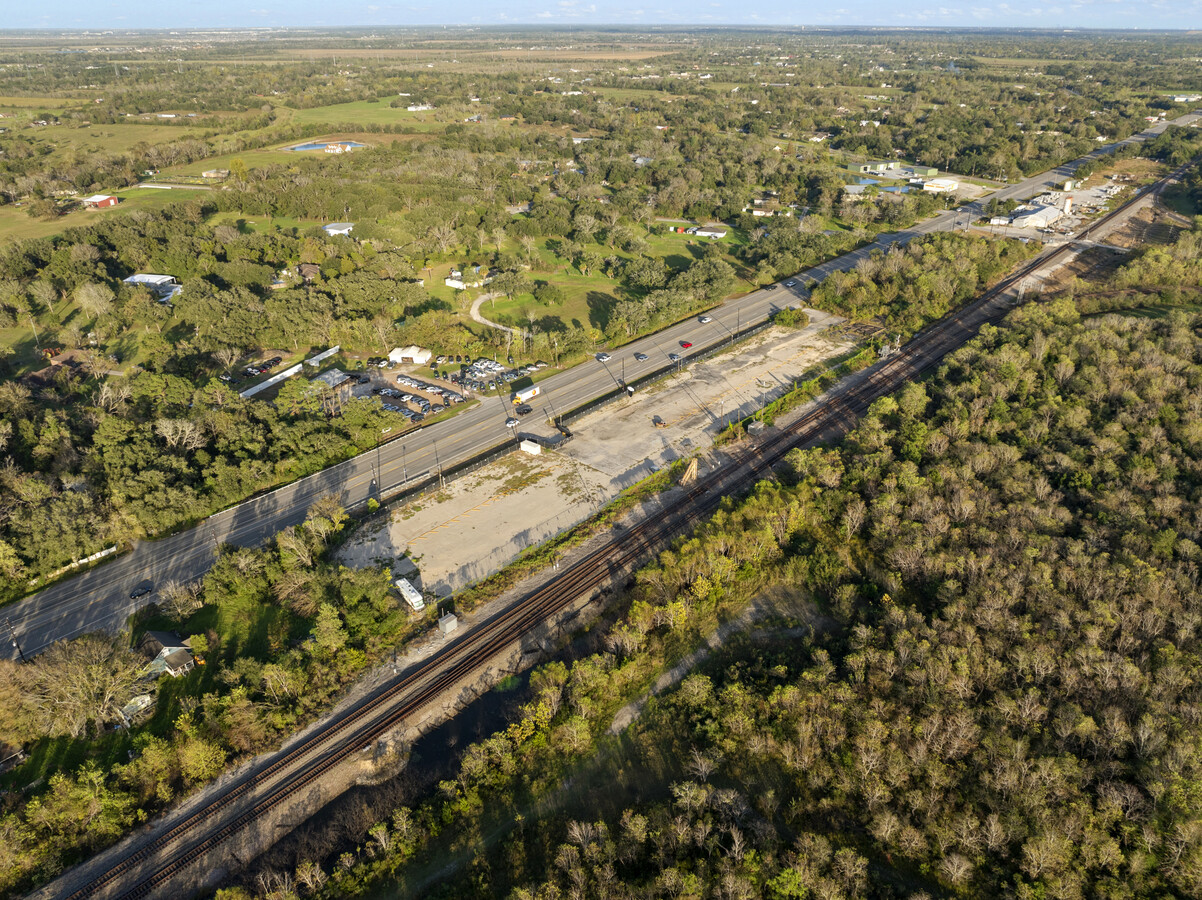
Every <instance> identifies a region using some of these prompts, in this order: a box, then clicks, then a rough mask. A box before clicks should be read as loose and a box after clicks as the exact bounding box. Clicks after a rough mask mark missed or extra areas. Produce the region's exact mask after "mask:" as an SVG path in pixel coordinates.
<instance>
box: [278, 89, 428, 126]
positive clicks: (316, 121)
mask: <svg viewBox="0 0 1202 900" xmlns="http://www.w3.org/2000/svg"><path fill="white" fill-rule="evenodd" d="M412 99H413V100H414V102H420V98H418V97H414V98H412ZM280 111H281V113H284V114H283V115H282V116H281V119H282V120H284V121H287V122H290V123H293V124H297V125H322V124H326V123H329V124H331V125H341V124H343V123H349V124H351V125H412V126H414V127H421V126H423V125H426V126H428V127H429V128H430V129H431V130H433V129H435V128H440V127H441V125H440V123H438V122H436V121H433V122H432V121H431V120H432V119H434V120H436V119H437V118H438V114H439V110H437V109H434V110H430V111H428V112H409V111H408V110H407V109H403V108H401V109H394V108H393V107H391V106H389V105H388V103H387V102H386V101H384V100H381V101H379V102H377V103H372V102H370V101H368V100H359V101H356V102H354V103H337V104H334V105H333V106H315V107H313V108H312V109H288V110H287V112H286V113H285V112H284V108H283V107H281V110H280Z"/></svg>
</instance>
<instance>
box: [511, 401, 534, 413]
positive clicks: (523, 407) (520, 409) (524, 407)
mask: <svg viewBox="0 0 1202 900" xmlns="http://www.w3.org/2000/svg"><path fill="white" fill-rule="evenodd" d="M514 412H515V413H517V414H518V415H519V416H528V415H530V414H531V413H532V412H534V407H533V406H527V405H526V404H525V403H523V404H522V405H521V406H519V407H518V408H517V409H515V410H514Z"/></svg>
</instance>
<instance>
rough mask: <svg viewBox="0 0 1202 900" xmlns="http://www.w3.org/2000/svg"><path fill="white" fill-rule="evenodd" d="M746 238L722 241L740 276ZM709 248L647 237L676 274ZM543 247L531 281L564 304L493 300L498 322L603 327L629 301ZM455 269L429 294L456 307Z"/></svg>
mask: <svg viewBox="0 0 1202 900" xmlns="http://www.w3.org/2000/svg"><path fill="white" fill-rule="evenodd" d="M746 240H747V236H746V235H745V234H744V233H743V232H741V231H739V230H738V229H732V230H731V233H730V234H729V235H727V237H726V238H725V239H724V240H721V241H718V242H717V244H718V246H720V247H722V248H723V249H724V250H726V252H725V253H724V254H723V259H725V260H726V262H728V263H730V264H731V265H732V266H733V267H734V269H735V272H736V273H739V274H740V275H746V274H749V273H745V272H743V266H742V263H740V262H739V261H738V260H737V259H735V257H734V256H733V255H732V253H731V252H730V251H732V250H733V249H735V248H736V247H737V246H739V245H740V244H742V243H745V242H746ZM708 246H709V241H703V240H699V239H697V238H695V237H692V236H690V235H685V234H668V235H652V236H650V237H648V238H647V254H646V255H648V256H653V257H658V258H660V259H662V260H664V262H665V263H666V264H667V266H668V268H669V269H671V270H672V271H680V270H682V269H685V268H686V267H688V266H689V264H690V263H692V261H693V260H694V259H697V258H699V257H700V256H701V254H702V253H703V252H704V251H705V250H706V248H707V247H708ZM511 249H512V248H511ZM537 249H538V253H539V257H540V258H541V260H542V266H541V268H542V269H543V271H537V272H531V273H529V275H530V278H531V279H532V280H534V281H546V282H548V283H550V284H553V285H556V286H557V287H559V288H561V289H562V290H563V292H564V294H565V300H564V302H563V304H562V305H560V306H548V305H546V304H543V303H539V302H538V301H537V300H535V299H534V296H533V295H531V294H523V295H519V296H517V297H514V298H513V299H507V298H497V299H496V301H491V300H490V301H489V302H487V303H485V304H484V306H483V307H482V308H481V312H482V313H483V315H484V317H485V318H489V319H493V320H494V321H499V320H506V319H507V320H510V321H514V322H517V323H518V324H520V325H525V324H526V323H528V322H530V321H532V320H533V321H534V322H536V323H537V322H540V321H544V320H545V321H546V324H548V325H550V324H552V323H553V320H556V319H557V320H559V321H560V322H562V323H563V325H565V326H579V327H583V328H598V329H603V328H604V327H605V326H606V324H607V323H608V321H609V316H610V314H611V311H612V306H613V304H614V303H615V302H617V300H619V299H621V298H622V297H623V291H622V289H621V285H620V284H619V282H617V281H615V280H613V279H611V278H608V277H606V276H605V275H604V274H602V273H600V272H596V271H594V272H592V273H590V274H589V275H584V274H583V273H581V272H580V271H579V270H578V269H576V267H575V266H569V265H568V264H567V263H565V262H564V261H563V260H561V259H558V258H557V257H556V256H555V254H554V253H553V252H552V251H551V250H549V249H548V248H547V243H546V241H540V242H539V244H538V248H537ZM589 249H591V250H594V251H596V252H597V253H598V254H600V255H601V256H603V257H604V256H611V255H615V256H621V257H624V258H630V257H631V256H632V255H633V254H630V253H625V252H622V251H615V250H613V249H612V248H610V247H608V246H605V245H600V244H593V245H590V247H589ZM450 268H451V267H450V265H445V266H437V267H435V268H434V274H433V276H431V277H429V278H427V280H426V290H427V291H428V292H429V293H430V294H432V295H433V296H435V297H438V298H439V299H442V300H447V301H448V302H450V303H451V304H452V306H453V307H454V306H456V300H455V291H454V290H453V289H452V288H448V287H446V286H445V285H444V284H443V283H442V282H443V279H444V278H445V277H446V276H447V273H448V272H449V270H450ZM754 287H755V285H753V284H752V283H751V282H750V281H748V280H746V278H743V277H740V278H739V279H738V281H737V282H736V283H735V286H734V287H733V288H732V292H734V293H743V292H745V291H750V290H752V289H753V288H754ZM480 293H482V291H481V290H472V291H468V294H469V296H470V297H472V298H473V299H474V298H475V297H477V296H479V295H480ZM544 327H545V326H544Z"/></svg>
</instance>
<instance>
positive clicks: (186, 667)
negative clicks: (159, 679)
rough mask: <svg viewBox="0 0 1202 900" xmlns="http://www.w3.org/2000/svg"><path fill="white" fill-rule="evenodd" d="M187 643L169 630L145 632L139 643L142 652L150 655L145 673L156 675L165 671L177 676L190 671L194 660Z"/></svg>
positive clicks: (174, 676)
mask: <svg viewBox="0 0 1202 900" xmlns="http://www.w3.org/2000/svg"><path fill="white" fill-rule="evenodd" d="M188 644H189V642H188V641H186V640H180V638H179V636H178V635H176V634H173V633H172V632H170V631H148V632H146V634H144V635H143V636H142V643H141V644H140V645H139V647H140V649H141V650H142V652H143V653H145V654H146V655H147V656H150V657H151V661H150V665H148V666H147V667H146V674H147V675H151V676H156V675H162V674H164V673H166V674H168V675H170V676H171V677H172V678H178V677H179V676H180V675H185V674H187V673H188V672H190V671H192V669H193V668H195V667H196V662H195V661H194V660H193V658H192V650H191V649H190V647H189V645H188Z"/></svg>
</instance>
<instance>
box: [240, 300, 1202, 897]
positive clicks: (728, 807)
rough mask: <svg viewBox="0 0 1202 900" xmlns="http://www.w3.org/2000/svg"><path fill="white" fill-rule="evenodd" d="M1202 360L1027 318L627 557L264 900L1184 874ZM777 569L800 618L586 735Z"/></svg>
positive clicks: (1191, 855) (1195, 868)
mask: <svg viewBox="0 0 1202 900" xmlns="http://www.w3.org/2000/svg"><path fill="white" fill-rule="evenodd" d="M1200 381H1202V319H1200V318H1199V317H1196V316H1194V317H1191V316H1187V315H1183V314H1180V313H1175V314H1173V315H1171V316H1170V317H1168V318H1167V319H1162V320H1146V319H1136V318H1122V317H1117V316H1108V317H1104V318H1094V319H1086V320H1082V319H1081V318H1080V316H1079V314H1078V313H1077V311H1076V310H1075V309H1074V307H1073V305H1072V303H1071V302H1069V301H1067V300H1061V301H1056V302H1054V303H1052V304H1048V305H1043V304H1033V305H1030V306H1028V307H1025V308H1023V309H1021V310H1019V311H1017V312H1015V313H1013V314H1012V315H1011V316H1010V318H1009V319H1008V320H1007V323H1006V325H1005V326H1004V327H1002V328H996V329H994V328H991V329H989V330H988V331H987V333H986V334H984V335H982V337H981V338H980V339H978V340H977V341H975V342H974V343H973V344H972V345H970V346H969V347H967V348H965V349H964V350H962V351H960V352H958V353H957V354H955V355H954V357H953V358H951V359H950V360H949V361H948V363H947V364H946V365H945V366H944V367H943V369H942V370H941V372H940V373H939V375H938V377H937V378H936V379H934V380H933V381H932V382H930V383H929V384H926V385H921V384H915V385H911V386H909V387H907V388H906V389H904V390H903V391H901V392H900V393H899V394H898V395H897V396H896V397H894V398H889V399H886V400H883V401H880V402H879V403H878V404H876V405H875V406H874V408H873V410H872V412H871V413H870V414H869V415H868V416H867V417H866V418H865V419H864V420H863V421H862V422H861V423H860V425H859V426H858V427H857V428H856V430H855V431H854V432H853V433H852V434H851V435H850V437H849V438H848V439H847V440H846V441H845V442H844V443H843V444H841V445H840V446H839V447H836V448H830V449H819V450H812V451H805V452H798V453H796V454H795V455H794V456H793V457H792V460H791V472H790V475H789V476H787V477H785V478H783V479H782V480H781V481H780V482H779V483H771V482H765V483H763V484H761V485H760V486H759V487H758V489H757V490H756V491H755V492H754V493H753V495H752V496H751V497H750V498H748V499H747V500H745V501H741V502H737V503H732V504H730V505H729V508H728V509H727V510H726V511H724V512H722V513H720V514H719V515H717V516H716V517H715V518H714V520H713V521H712V522H711V523H710V524H709V525H707V526H705V527H704V528H702V529H701V530H700V532H699V533H698V534H697V535H696V536H695V537H693V538H691V539H689V540H687V541H686V542H685V543H684V544H683V545H681V546H679V547H678V548H676V549H674V550H673V551H671V552H667V553H664V554H663V555H662V557H661V559H660V562H659V564H658V565H657V566H653V567H650V568H648V569H646V570H644V571H643V572H641V573H640V574H639V579H638V580H639V587H638V588H637V589H636V590H635V591H634V592H633V594H632V596H631V597H630V598H629V604H630V606H629V611H628V612H627V614H626V615H625V616H624V617H623V619H622V621H621V622H619V623H618V624H617V625H616V626H615V627H614V628H613V629H612V630H611V631H610V633H609V638H608V639H607V640H608V647H609V649H608V650H607V651H606V652H603V653H600V654H598V655H596V656H593V657H590V658H588V659H586V660H583V661H581V662H578V663H576V664H575V665H573V666H571V667H570V668H565V667H564V666H562V665H560V664H555V665H552V666H550V667H548V668H545V669H543V670H541V671H540V672H539V673H537V674H536V675H535V676H534V678H533V679H532V689H533V695H534V699H532V700H531V702H530V703H529V705H528V706H527V707H526V712H525V717H524V718H523V719H522V720H521V721H518V722H515V723H514V724H513V725H512V726H511V727H510V728H509V729H508V730H507V731H505V732H504V733H502V734H498V735H496V736H494V737H493V738H491V739H489V740H488V741H486V742H484V743H483V744H480V745H477V746H475V747H473V748H470V749H469V750H468V751H466V752H465V754H464V757H463V763H462V769H461V772H460V775H459V777H458V779H457V780H455V781H449V782H446V783H445V784H444V785H443V790H442V793H441V795H440V796H437V797H431V798H429V799H428V800H426V801H424V802H423V803H421V804H419V805H417V806H416V807H414V808H408V809H402V810H399V811H398V812H397V813H396V815H395V816H393V817H392V819H391V821H383V822H381V823H379V824H378V825H377V826H376V827H374V828H372V829H371V832H370V836H369V837H368V838H367V839H366V840H367V842H366V843H365V844H363V845H361V847H360V848H359V850H358V852H357V853H348V854H344V856H343V857H342V858H341V859H338V860H328V861H315V860H307V861H305V862H304V865H303V866H302V867H301V869H300V870H299V871H297V872H295V873H293V872H288V873H286V874H285V873H281V872H279V871H276V872H274V873H270V872H266V873H260V874H261V878H260V881H259V885H260V890H258V891H257V893H259V894H260V895H262V896H274V897H280V896H285V895H288V893H289V891H293V892H298V893H300V894H302V895H305V894H313V895H315V896H330V897H334V896H347V895H348V894H357V893H360V892H362V891H363V890H365V889H366V885H367V884H368V883H370V881H371V879H372V878H378V877H381V876H386V877H390V878H399V879H400V884H399V886H398V887H397V888H395V889H394V890H399V891H412V890H413V889H415V888H416V887H417V885H418V884H420V883H421V882H417V881H413V880H412V879H413V878H414V877H417V876H418V874H419V873H420V872H422V871H424V866H423V862H424V861H425V860H426V859H428V858H429V857H430V856H431V855H439V856H442V857H444V858H453V859H457V860H459V861H460V864H461V865H462V866H463V868H462V870H461V874H460V875H459V876H458V877H456V878H455V879H454V880H452V881H451V882H448V883H445V884H442V885H439V886H433V885H428V884H427V885H425V886H424V887H422V889H421V893H422V894H423V895H425V896H446V897H451V896H454V897H472V896H478V897H492V896H509V897H512V898H515V900H516V898H552V897H565V896H581V897H647V896H659V897H676V896H719V897H747V898H750V897H760V896H764V897H773V898H786V897H791V898H801V897H810V896H815V897H828V898H837V897H854V896H880V897H893V896H939V895H947V894H957V895H965V896H1015V897H1040V896H1046V897H1066V898H1067V897H1116V898H1117V897H1139V896H1173V897H1191V896H1195V895H1196V894H1197V893H1198V891H1199V890H1200V889H1202V839H1200V838H1199V835H1198V831H1197V828H1196V827H1195V824H1196V817H1197V814H1196V810H1197V797H1196V796H1195V795H1196V793H1197V788H1196V786H1197V784H1198V778H1199V769H1198V767H1199V760H1200V759H1202V755H1200V747H1199V744H1198V729H1197V725H1196V722H1197V718H1198V714H1199V702H1200V700H1202V698H1200V697H1199V695H1198V690H1197V686H1196V684H1195V682H1196V681H1197V679H1196V678H1194V677H1193V676H1191V674H1190V673H1191V672H1193V671H1194V670H1196V669H1197V667H1198V664H1199V659H1198V656H1199V643H1198V629H1197V622H1198V617H1199V610H1198V609H1197V599H1198V596H1199V594H1198V591H1197V565H1198V556H1199V550H1198V539H1199V536H1200V531H1199V529H1200V526H1202V522H1200V521H1199V519H1198V516H1197V508H1198V505H1197V504H1198V500H1199V496H1198V490H1199V487H1198V469H1199V454H1200V452H1202V425H1200V424H1199V423H1200V422H1202V406H1200V405H1199V402H1198V388H1199V386H1200ZM780 591H786V592H793V593H798V594H800V595H801V596H808V597H813V598H814V600H816V601H817V602H818V603H819V604H820V606H821V608H822V610H823V611H824V616H825V618H824V619H819V620H818V623H819V627H818V628H817V630H814V629H813V628H807V629H803V631H805V632H807V633H808V634H809V637H790V638H789V639H788V640H785V638H784V635H785V634H789V633H790V632H788V631H787V630H786V631H782V632H781V638H780V639H778V640H775V641H774V640H773V639H772V638H771V637H769V638H768V641H769V643H768V645H767V647H766V648H764V647H758V648H752V647H744V648H742V649H735V650H733V651H731V652H730V653H729V654H728V655H727V656H726V657H725V659H724V660H721V661H719V662H717V663H715V664H714V665H709V666H706V667H705V668H704V669H703V671H701V672H697V673H694V674H691V675H689V676H688V677H687V678H686V679H685V681H684V682H683V683H682V684H681V685H680V687H679V688H678V689H676V690H674V691H672V692H670V693H669V694H668V695H667V696H665V697H664V698H663V699H662V700H652V701H651V704H650V706H649V707H648V710H647V711H646V712H645V713H644V715H643V716H642V717H641V718H640V719H639V720H638V722H637V723H636V724H635V725H634V726H633V727H632V730H631V733H630V734H628V735H627V736H625V737H624V738H623V739H621V740H620V741H617V742H615V741H614V740H613V739H610V738H606V737H605V736H604V734H605V731H606V729H607V728H608V726H609V724H610V721H611V719H612V717H613V714H614V712H615V711H616V710H617V708H618V707H619V706H620V705H622V703H624V702H626V701H627V700H629V699H631V698H633V697H637V696H638V695H639V694H640V693H641V692H642V691H643V690H644V689H645V687H646V685H648V684H649V683H650V681H651V680H653V679H654V677H655V676H656V675H657V674H658V672H659V671H661V669H662V667H664V666H667V665H670V664H671V662H672V660H674V659H677V658H679V656H680V654H681V653H682V652H684V650H685V649H687V648H688V647H690V646H692V645H693V644H695V643H696V642H697V641H698V640H699V639H700V638H701V637H702V636H703V635H704V634H706V633H708V631H709V630H710V629H711V628H712V627H713V626H714V624H715V623H716V621H717V620H719V619H721V618H723V617H726V616H729V615H732V614H734V613H735V612H736V611H737V610H739V609H741V608H742V607H743V606H744V605H745V603H746V602H747V600H748V599H750V598H752V597H755V596H763V595H773V594H774V593H778V592H780ZM811 622H813V620H812V619H811ZM791 624H792V623H790V622H789V621H783V622H781V621H777V622H775V623H770V625H771V626H772V627H773V628H785V629H787V627H788V626H789V625H791ZM594 754H595V755H594ZM569 785H570V786H571V787H569ZM319 863H320V864H319ZM410 872H412V873H413V874H412V875H411V874H410ZM323 884H324V885H325V886H324V887H322V885H323ZM222 896H223V897H227V898H233V897H237V896H242V894H241V889H236V890H231V891H227V892H223V895H222Z"/></svg>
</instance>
